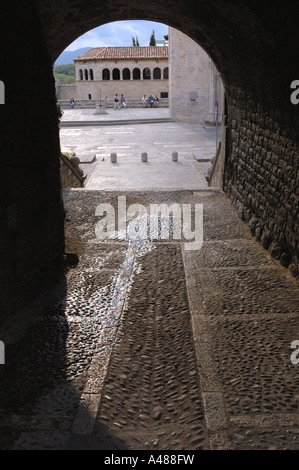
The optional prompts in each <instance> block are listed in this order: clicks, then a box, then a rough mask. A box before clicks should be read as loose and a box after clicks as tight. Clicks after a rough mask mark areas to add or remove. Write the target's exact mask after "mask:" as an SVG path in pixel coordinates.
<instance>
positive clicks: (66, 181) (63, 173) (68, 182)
mask: <svg viewBox="0 0 299 470" xmlns="http://www.w3.org/2000/svg"><path fill="white" fill-rule="evenodd" d="M80 173H81V172H80V171H79V170H78V167H77V168H76V167H74V166H73V165H72V164H71V162H70V161H69V160H68V158H66V157H65V156H64V155H62V154H61V155H60V180H61V186H62V188H64V189H65V188H83V187H84V181H85V177H84V176H83V174H80Z"/></svg>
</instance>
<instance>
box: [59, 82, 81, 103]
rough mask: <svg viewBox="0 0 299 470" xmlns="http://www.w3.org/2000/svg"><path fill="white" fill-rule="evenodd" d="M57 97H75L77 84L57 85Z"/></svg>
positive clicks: (65, 98) (62, 98) (68, 98)
mask: <svg viewBox="0 0 299 470" xmlns="http://www.w3.org/2000/svg"><path fill="white" fill-rule="evenodd" d="M57 98H58V99H59V100H68V101H69V100H70V99H71V98H74V99H75V100H76V99H77V85H62V84H59V85H58V87H57Z"/></svg>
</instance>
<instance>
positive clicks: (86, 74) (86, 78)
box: [84, 69, 88, 80]
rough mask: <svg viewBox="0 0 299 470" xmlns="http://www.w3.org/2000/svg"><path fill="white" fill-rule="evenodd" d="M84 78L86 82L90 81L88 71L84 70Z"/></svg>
mask: <svg viewBox="0 0 299 470" xmlns="http://www.w3.org/2000/svg"><path fill="white" fill-rule="evenodd" d="M84 77H85V80H88V70H87V69H85V70H84Z"/></svg>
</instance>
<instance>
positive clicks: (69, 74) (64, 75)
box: [54, 64, 76, 85]
mask: <svg viewBox="0 0 299 470" xmlns="http://www.w3.org/2000/svg"><path fill="white" fill-rule="evenodd" d="M54 77H55V78H58V79H59V81H60V83H62V84H63V85H68V84H71V83H75V81H76V69H75V64H67V65H57V67H55V69H54Z"/></svg>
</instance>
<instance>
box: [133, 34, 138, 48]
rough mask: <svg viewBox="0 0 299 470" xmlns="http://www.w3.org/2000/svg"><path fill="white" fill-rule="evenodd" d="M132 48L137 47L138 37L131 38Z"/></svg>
mask: <svg viewBox="0 0 299 470" xmlns="http://www.w3.org/2000/svg"><path fill="white" fill-rule="evenodd" d="M132 46H133V47H139V40H138V36H136V38H134V36H132Z"/></svg>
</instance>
